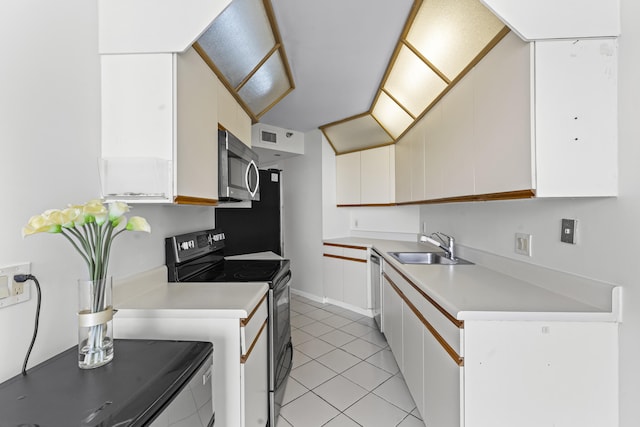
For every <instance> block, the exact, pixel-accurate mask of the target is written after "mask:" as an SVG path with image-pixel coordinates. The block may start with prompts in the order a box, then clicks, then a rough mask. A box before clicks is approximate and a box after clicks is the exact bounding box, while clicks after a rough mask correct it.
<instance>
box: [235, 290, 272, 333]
mask: <svg viewBox="0 0 640 427" xmlns="http://www.w3.org/2000/svg"><path fill="white" fill-rule="evenodd" d="M265 299H267V294H266V293H265V294H264V295H263V296H262V298H260V302H259V303H258V304H256V306H255V307H253V310H251V313H249V316H248V317H246V318H244V319H240V327H243V326H247V325H248V324H249V322H250V321H251V318H252V317H253V315H254V314H256V311H258V308H260V306H261V305H262V303H263V302H264V300H265Z"/></svg>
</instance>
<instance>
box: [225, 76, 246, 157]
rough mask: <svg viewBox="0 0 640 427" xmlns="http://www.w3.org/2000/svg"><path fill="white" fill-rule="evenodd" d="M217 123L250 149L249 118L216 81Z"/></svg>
mask: <svg viewBox="0 0 640 427" xmlns="http://www.w3.org/2000/svg"><path fill="white" fill-rule="evenodd" d="M218 123H220V124H221V125H222V126H223V127H224V128H225V129H227V130H228V131H229V132H231V133H232V134H234V135H235V136H236V137H237V138H238V139H239V140H240V141H242V142H243V143H244V144H245V145H247V146H249V147H251V118H250V117H249V115H248V114H247V113H246V112H245V111H244V110H243V109H242V107H241V106H240V104H239V103H238V101H236V99H235V98H234V97H233V95H232V94H231V93H230V92H229V90H228V89H227V88H226V87H225V85H223V84H222V82H220V81H219V80H218Z"/></svg>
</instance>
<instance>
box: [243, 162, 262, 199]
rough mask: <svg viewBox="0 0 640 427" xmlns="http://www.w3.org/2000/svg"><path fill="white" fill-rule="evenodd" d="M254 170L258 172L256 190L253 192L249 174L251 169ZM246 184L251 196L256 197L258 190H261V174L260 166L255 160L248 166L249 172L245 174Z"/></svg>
mask: <svg viewBox="0 0 640 427" xmlns="http://www.w3.org/2000/svg"><path fill="white" fill-rule="evenodd" d="M252 167H253V168H254V169H255V171H256V188H254V189H253V191H251V186H250V184H249V172H250V171H251V168H252ZM244 183H245V185H246V186H247V190H248V191H249V194H251V197H252V198H253V197H256V193H257V192H258V188H260V173H258V166H256V162H254V161H253V160H251V161H250V162H249V165H248V166H247V170H246V172H245V174H244Z"/></svg>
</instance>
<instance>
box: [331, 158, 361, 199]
mask: <svg viewBox="0 0 640 427" xmlns="http://www.w3.org/2000/svg"><path fill="white" fill-rule="evenodd" d="M336 184H337V188H336V202H337V204H338V206H340V205H359V204H360V200H361V199H360V152H359V151H357V152H355V153H348V154H341V155H339V156H336Z"/></svg>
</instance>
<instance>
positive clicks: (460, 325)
mask: <svg viewBox="0 0 640 427" xmlns="http://www.w3.org/2000/svg"><path fill="white" fill-rule="evenodd" d="M385 265H390V266H391V268H393V269H394V270H395V271H396V272H397V273H398V274H399V275H400V276H402V278H403V279H404V280H406V281H407V282H408V283H409V284H410V285H411V286H412V287H413V289H415V290H416V291H417V292H418V293H419V294H420V295H422V297H423V298H424V299H426V300H427V301H429V303H430V304H431V305H433V306H434V307H435V308H436V309H437V310H438V311H439V312H440V313H442V314H443V315H444V316H445V317H446V318H447V319H448V320H449V321H450V322H451V323H453V324H454V325H456V327H458V328H460V329H464V320H458V319H456V318H455V317H453V315H452V314H451V313H449V312H448V311H447V310H445V309H444V308H443V307H442V306H441V305H440V304H438V303H437V302H436V301H435V300H434V299H433V298H431V297H430V296H429V295H427V293H426V292H425V291H423V290H422V289H420V287H419V286H418V285H416V284H415V283H413V281H412V280H411V279H409V278H408V277H407V276H406V275H405V274H404V273H403V272H401V271H400V270H398V268H397V267H396V266H395V265H393V264H391V263H388V262H387V263H385ZM384 276H385V277H386V278H387V279H389V276H388V275H387V274H386V273H385V274H384ZM389 280H391V279H389Z"/></svg>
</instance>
